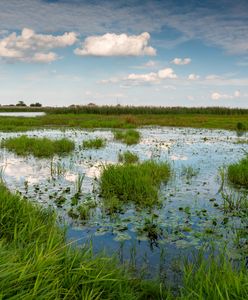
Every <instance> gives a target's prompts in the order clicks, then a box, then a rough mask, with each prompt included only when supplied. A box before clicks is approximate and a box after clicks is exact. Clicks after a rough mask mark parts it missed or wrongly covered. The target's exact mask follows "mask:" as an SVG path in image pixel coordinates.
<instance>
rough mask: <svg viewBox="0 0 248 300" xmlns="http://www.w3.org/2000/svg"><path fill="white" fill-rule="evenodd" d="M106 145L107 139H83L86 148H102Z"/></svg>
mask: <svg viewBox="0 0 248 300" xmlns="http://www.w3.org/2000/svg"><path fill="white" fill-rule="evenodd" d="M105 145H106V142H105V140H104V139H101V138H96V139H92V140H87V141H83V148H85V149H100V148H102V147H105Z"/></svg>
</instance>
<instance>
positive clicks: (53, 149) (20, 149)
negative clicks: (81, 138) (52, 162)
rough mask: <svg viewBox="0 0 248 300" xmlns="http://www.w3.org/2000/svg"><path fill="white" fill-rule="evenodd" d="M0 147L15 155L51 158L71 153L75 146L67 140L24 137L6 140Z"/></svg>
mask: <svg viewBox="0 0 248 300" xmlns="http://www.w3.org/2000/svg"><path fill="white" fill-rule="evenodd" d="M1 147H3V148H6V149H8V150H9V151H13V152H15V153H16V154H17V155H21V156H26V155H29V154H32V155H34V156H36V157H52V156H54V155H55V154H57V155H63V154H66V153H69V152H71V151H72V150H73V149H74V147H75V145H74V142H73V141H70V140H68V139H65V138H63V139H60V140H50V139H48V138H30V137H27V136H25V135H22V136H20V137H16V138H8V139H6V140H3V141H2V142H1Z"/></svg>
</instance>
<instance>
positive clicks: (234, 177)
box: [227, 155, 248, 187]
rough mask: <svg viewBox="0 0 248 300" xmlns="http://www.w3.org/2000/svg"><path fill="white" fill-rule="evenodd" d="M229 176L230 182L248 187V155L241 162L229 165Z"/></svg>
mask: <svg viewBox="0 0 248 300" xmlns="http://www.w3.org/2000/svg"><path fill="white" fill-rule="evenodd" d="M227 176H228V179H229V181H230V182H232V183H234V184H237V185H241V186H244V187H248V155H247V156H246V157H245V158H243V159H241V160H240V161H239V162H237V163H234V164H231V165H229V166H228V169H227Z"/></svg>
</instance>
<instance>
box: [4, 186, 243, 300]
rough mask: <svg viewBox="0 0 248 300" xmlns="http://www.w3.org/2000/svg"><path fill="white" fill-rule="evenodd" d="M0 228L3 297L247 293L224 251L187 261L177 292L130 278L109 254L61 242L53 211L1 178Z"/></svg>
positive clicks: (62, 235) (180, 296)
mask: <svg viewBox="0 0 248 300" xmlns="http://www.w3.org/2000/svg"><path fill="white" fill-rule="evenodd" d="M0 228H1V230H0V270H1V272H0V298H1V299H85V300H86V299H87V300H93V299H94V300H98V299H120V300H122V299H128V300H129V299H130V300H136V299H137V300H141V299H142V300H143V299H144V300H148V299H149V300H153V299H154V300H155V299H167V300H169V299H178V300H180V299H181V300H185V299H189V300H191V299H199V300H200V299H206V300H212V299H217V300H218V299H220V300H224V299H239V300H242V299H243V300H245V299H247V298H248V274H247V269H246V268H245V266H243V265H241V266H240V267H239V268H234V267H233V265H232V263H231V261H229V260H228V259H227V258H226V257H225V256H224V255H218V257H217V258H214V257H212V256H209V257H208V258H206V257H205V256H203V255H198V256H197V257H196V258H195V259H194V260H192V259H191V260H190V261H188V262H186V263H185V265H184V270H183V276H184V280H183V282H182V284H181V287H180V288H179V289H178V290H176V294H175V295H172V294H171V292H170V291H169V290H165V289H164V288H163V287H162V285H159V284H157V283H156V282H154V281H142V280H140V279H137V278H132V277H131V275H130V273H128V272H127V270H124V269H123V268H122V267H120V266H118V265H117V264H116V262H115V260H113V258H109V257H106V256H102V255H98V256H93V254H92V250H91V248H88V249H87V248H86V247H83V248H82V247H81V248H79V247H74V246H73V245H71V246H70V245H67V244H65V232H64V230H62V229H61V228H60V227H59V226H57V224H56V216H55V215H54V214H53V213H52V212H50V211H48V210H44V209H42V208H41V207H39V206H37V205H34V204H32V203H31V202H29V201H27V200H25V199H22V198H20V196H19V195H14V194H11V193H10V192H9V191H8V190H7V189H6V188H5V186H4V185H3V184H2V183H0ZM149 230H150V225H149ZM152 232H154V230H153V227H152Z"/></svg>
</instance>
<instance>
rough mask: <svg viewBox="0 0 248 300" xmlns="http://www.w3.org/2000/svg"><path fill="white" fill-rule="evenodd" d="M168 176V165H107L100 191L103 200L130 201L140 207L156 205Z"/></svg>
mask: <svg viewBox="0 0 248 300" xmlns="http://www.w3.org/2000/svg"><path fill="white" fill-rule="evenodd" d="M169 176H170V167H169V164H168V163H158V162H155V161H146V162H143V163H139V164H124V165H108V166H106V167H104V169H103V172H102V175H101V181H100V190H101V195H102V197H103V198H105V199H111V198H113V197H115V198H117V199H118V200H119V201H121V202H128V201H132V202H134V203H136V204H138V205H140V206H151V205H154V204H156V203H158V200H159V199H158V198H159V197H158V190H159V187H160V184H161V183H162V182H166V181H167V180H168V179H169Z"/></svg>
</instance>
